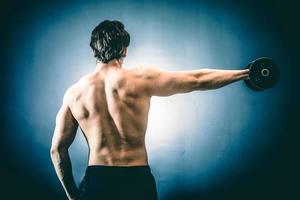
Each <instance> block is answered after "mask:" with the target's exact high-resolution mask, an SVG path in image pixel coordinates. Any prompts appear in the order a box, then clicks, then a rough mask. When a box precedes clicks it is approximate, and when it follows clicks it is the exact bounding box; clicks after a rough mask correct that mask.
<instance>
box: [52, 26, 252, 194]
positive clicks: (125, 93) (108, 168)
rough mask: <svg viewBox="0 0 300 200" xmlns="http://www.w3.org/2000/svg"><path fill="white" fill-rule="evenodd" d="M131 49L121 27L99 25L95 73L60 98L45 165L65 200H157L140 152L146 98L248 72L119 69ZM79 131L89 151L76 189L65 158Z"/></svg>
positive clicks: (94, 38) (243, 76) (224, 80)
mask: <svg viewBox="0 0 300 200" xmlns="http://www.w3.org/2000/svg"><path fill="white" fill-rule="evenodd" d="M129 42H130V36H129V34H128V32H127V31H126V30H125V29H124V25H123V24H122V23H121V22H119V21H108V20H106V21H103V22H101V23H100V24H99V25H98V26H97V27H96V28H95V29H94V30H93V31H92V36H91V42H90V46H91V48H92V49H93V52H94V55H95V57H96V59H97V65H96V68H95V70H94V71H93V72H92V73H90V74H88V75H86V76H84V77H83V78H81V79H80V80H79V81H78V82H77V83H76V84H74V85H72V86H71V87H70V88H69V89H68V90H67V91H66V93H65V95H64V98H63V102H62V106H61V108H60V110H59V112H58V114H57V117H56V127H55V131H54V135H53V140H52V147H51V158H52V161H53V164H54V167H55V170H56V173H57V175H58V178H59V180H60V182H61V184H62V186H63V188H64V190H65V192H66V194H67V196H68V198H69V199H76V200H77V199H87V200H93V199H100V200H114V199H120V200H121V199H122V200H135V199H136V200H155V199H157V190H156V183H155V180H154V177H153V175H152V174H151V170H150V167H149V165H148V160H147V151H146V148H145V132H146V129H147V119H148V113H149V108H150V100H151V97H152V96H170V95H174V94H177V93H188V92H192V91H195V90H209V89H216V88H220V87H222V86H225V85H227V84H230V83H233V82H235V81H238V80H243V79H246V78H248V73H249V71H248V70H215V69H199V70H191V71H164V70H160V69H157V68H134V69H123V68H122V63H123V58H124V57H125V56H126V55H127V47H128V46H129ZM78 126H79V127H80V128H81V130H82V133H83V134H84V136H85V138H86V141H87V144H88V147H89V156H88V167H87V169H86V174H85V177H84V179H83V181H82V182H81V184H80V187H79V188H77V186H76V184H75V182H74V178H73V174H72V167H71V161H70V157H69V154H68V148H69V147H70V145H71V144H72V142H73V140H74V138H75V134H76V130H77V128H78Z"/></svg>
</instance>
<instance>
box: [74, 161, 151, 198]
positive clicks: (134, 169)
mask: <svg viewBox="0 0 300 200" xmlns="http://www.w3.org/2000/svg"><path fill="white" fill-rule="evenodd" d="M79 190H80V195H79V199H80V200H157V189H156V183H155V179H154V177H153V175H152V173H151V170H150V167H149V166H130V167H119V166H98V165H97V166H88V167H87V169H86V172H85V176H84V178H83V180H82V182H81V184H80V186H79Z"/></svg>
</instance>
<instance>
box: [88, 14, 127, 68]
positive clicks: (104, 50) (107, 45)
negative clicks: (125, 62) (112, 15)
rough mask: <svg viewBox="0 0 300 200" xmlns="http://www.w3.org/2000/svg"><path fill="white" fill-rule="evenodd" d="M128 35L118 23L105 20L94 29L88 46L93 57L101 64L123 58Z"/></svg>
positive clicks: (120, 23)
mask: <svg viewBox="0 0 300 200" xmlns="http://www.w3.org/2000/svg"><path fill="white" fill-rule="evenodd" d="M129 43H130V35H129V33H128V32H127V31H126V30H125V29H124V25H123V24H122V22H120V21H116V20H114V21H109V20H105V21H103V22H101V23H100V24H99V25H98V26H96V27H95V28H94V30H93V31H92V35H91V42H90V46H91V48H92V49H93V52H94V56H95V58H97V59H98V60H99V61H101V62H103V63H108V62H109V61H110V60H113V59H119V58H122V57H125V49H126V47H128V46H129Z"/></svg>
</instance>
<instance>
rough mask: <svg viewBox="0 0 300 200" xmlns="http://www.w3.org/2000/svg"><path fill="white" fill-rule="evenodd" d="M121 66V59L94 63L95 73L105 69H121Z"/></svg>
mask: <svg viewBox="0 0 300 200" xmlns="http://www.w3.org/2000/svg"><path fill="white" fill-rule="evenodd" d="M122 65H123V59H113V60H111V61H109V62H108V63H103V62H100V61H97V63H96V69H95V70H96V71H99V70H102V69H105V68H110V67H117V68H122Z"/></svg>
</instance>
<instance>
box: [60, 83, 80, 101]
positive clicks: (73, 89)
mask: <svg viewBox="0 0 300 200" xmlns="http://www.w3.org/2000/svg"><path fill="white" fill-rule="evenodd" d="M77 90H78V83H74V84H73V85H71V86H70V87H69V88H68V89H67V90H66V91H65V94H64V97H63V102H64V103H67V104H69V103H70V101H71V99H72V98H73V97H74V95H75V93H76V92H77Z"/></svg>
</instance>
